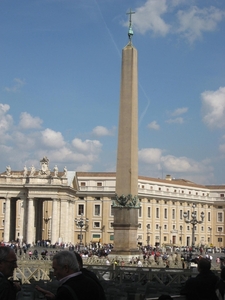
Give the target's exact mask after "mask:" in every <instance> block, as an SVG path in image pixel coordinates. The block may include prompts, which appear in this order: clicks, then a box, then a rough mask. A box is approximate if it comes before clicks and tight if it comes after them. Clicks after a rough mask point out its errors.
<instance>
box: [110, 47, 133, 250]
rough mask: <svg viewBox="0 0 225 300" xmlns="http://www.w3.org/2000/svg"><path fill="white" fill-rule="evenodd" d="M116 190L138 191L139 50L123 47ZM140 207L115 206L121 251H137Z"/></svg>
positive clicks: (116, 238)
mask: <svg viewBox="0 0 225 300" xmlns="http://www.w3.org/2000/svg"><path fill="white" fill-rule="evenodd" d="M116 194H117V195H118V196H119V197H120V196H121V195H124V196H128V195H132V197H133V196H137V195H138V78H137V50H136V49H135V48H134V47H133V46H132V44H131V43H129V44H128V45H127V46H126V47H125V48H124V49H123V51H122V70H121V90H120V116H119V130H118V149H117V169H116ZM137 227H138V209H137V208H133V207H132V208H130V207H126V206H125V207H123V208H119V207H118V208H117V207H116V208H114V246H115V252H117V253H118V254H121V255H122V254H125V255H126V254H127V255H132V254H135V252H137Z"/></svg>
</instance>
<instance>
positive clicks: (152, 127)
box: [148, 121, 160, 130]
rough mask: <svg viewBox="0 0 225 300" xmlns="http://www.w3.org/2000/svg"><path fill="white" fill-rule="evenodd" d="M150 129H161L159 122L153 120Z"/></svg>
mask: <svg viewBox="0 0 225 300" xmlns="http://www.w3.org/2000/svg"><path fill="white" fill-rule="evenodd" d="M148 128H149V129H154V130H159V129H160V126H159V124H157V122H156V121H152V122H151V123H149V124H148Z"/></svg>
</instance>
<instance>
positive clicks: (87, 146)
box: [72, 138, 102, 153]
mask: <svg viewBox="0 0 225 300" xmlns="http://www.w3.org/2000/svg"><path fill="white" fill-rule="evenodd" d="M72 145H73V146H74V148H75V149H76V150H77V151H79V152H90V153H92V152H99V151H100V150H101V147H102V144H101V143H100V142H99V141H97V140H85V141H82V140H81V139H78V138H75V139H74V140H73V141H72Z"/></svg>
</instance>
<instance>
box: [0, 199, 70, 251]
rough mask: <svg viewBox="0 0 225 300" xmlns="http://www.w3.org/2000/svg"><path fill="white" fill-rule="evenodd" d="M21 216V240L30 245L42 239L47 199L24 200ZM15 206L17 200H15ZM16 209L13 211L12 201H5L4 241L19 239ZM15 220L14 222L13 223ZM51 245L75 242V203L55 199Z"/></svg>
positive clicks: (52, 214)
mask: <svg viewBox="0 0 225 300" xmlns="http://www.w3.org/2000/svg"><path fill="white" fill-rule="evenodd" d="M20 200H21V201H22V203H21V208H20V214H18V215H19V217H20V218H19V224H18V225H19V228H20V230H19V233H20V236H19V239H20V240H23V241H26V242H27V243H28V244H31V245H32V244H33V243H36V241H37V240H38V239H40V240H41V239H42V228H43V225H44V220H43V203H44V201H47V200H46V199H40V198H38V199H36V198H24V199H20ZM13 201H14V205H16V202H15V201H16V200H15V199H14V200H13ZM16 215H17V214H16V208H15V209H12V199H11V198H6V199H5V221H4V241H5V242H8V241H10V240H15V239H17V237H16V236H15V235H16V222H15V220H16ZM13 220H14V222H13ZM50 239H51V243H53V244H54V243H56V242H66V243H70V242H71V243H73V242H74V201H71V200H67V199H56V198H55V199H53V200H52V211H51V233H50Z"/></svg>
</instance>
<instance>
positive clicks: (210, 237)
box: [209, 227, 212, 247]
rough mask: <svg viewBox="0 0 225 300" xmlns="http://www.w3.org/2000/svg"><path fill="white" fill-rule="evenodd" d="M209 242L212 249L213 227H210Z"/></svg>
mask: <svg viewBox="0 0 225 300" xmlns="http://www.w3.org/2000/svg"><path fill="white" fill-rule="evenodd" d="M209 242H210V247H212V227H209Z"/></svg>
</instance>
